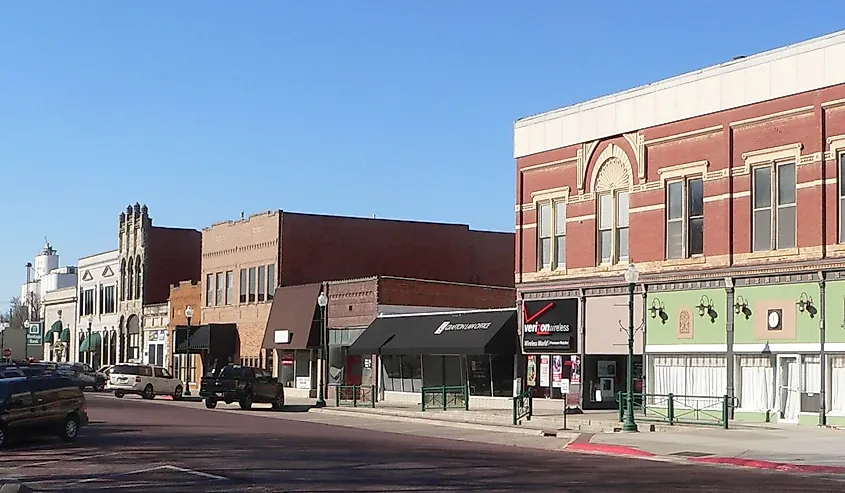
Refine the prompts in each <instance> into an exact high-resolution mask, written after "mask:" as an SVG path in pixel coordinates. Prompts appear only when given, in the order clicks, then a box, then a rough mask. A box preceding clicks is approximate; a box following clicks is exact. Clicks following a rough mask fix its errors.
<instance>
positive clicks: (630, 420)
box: [622, 264, 640, 431]
mask: <svg viewBox="0 0 845 493" xmlns="http://www.w3.org/2000/svg"><path fill="white" fill-rule="evenodd" d="M639 277H640V273H639V272H637V266H636V265H634V264H629V265H628V268H627V269H626V270H625V282H626V283H628V385H627V387H628V390H627V392H626V395H625V401H626V407H627V408H628V409H627V412H626V413H625V423H624V424H623V425H622V431H638V430H637V423H636V422H634V289H635V288H636V285H637V279H639Z"/></svg>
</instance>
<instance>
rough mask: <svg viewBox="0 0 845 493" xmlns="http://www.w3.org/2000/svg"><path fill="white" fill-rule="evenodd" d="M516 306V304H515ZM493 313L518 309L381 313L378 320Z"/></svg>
mask: <svg viewBox="0 0 845 493" xmlns="http://www.w3.org/2000/svg"><path fill="white" fill-rule="evenodd" d="M514 304H516V302H514ZM491 312H514V313H516V307H515V306H514V307H513V308H478V309H472V310H453V311H448V312H417V313H394V314H382V313H379V314H378V316H376V318H377V319H378V318H399V317H427V316H436V315H463V314H466V313H491Z"/></svg>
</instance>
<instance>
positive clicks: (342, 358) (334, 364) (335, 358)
mask: <svg viewBox="0 0 845 493" xmlns="http://www.w3.org/2000/svg"><path fill="white" fill-rule="evenodd" d="M347 349H348V348H346V347H344V346H329V385H343V383H344V375H343V370H344V367H345V366H346V350H347Z"/></svg>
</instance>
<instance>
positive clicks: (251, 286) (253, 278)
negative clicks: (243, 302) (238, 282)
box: [249, 267, 255, 303]
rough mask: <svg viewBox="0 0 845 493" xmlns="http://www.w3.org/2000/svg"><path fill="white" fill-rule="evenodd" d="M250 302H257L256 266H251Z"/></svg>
mask: <svg viewBox="0 0 845 493" xmlns="http://www.w3.org/2000/svg"><path fill="white" fill-rule="evenodd" d="M249 302H250V303H255V267H250V268H249Z"/></svg>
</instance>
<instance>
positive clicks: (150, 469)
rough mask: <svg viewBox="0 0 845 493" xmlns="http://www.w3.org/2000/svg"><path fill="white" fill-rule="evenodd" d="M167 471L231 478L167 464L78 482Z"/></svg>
mask: <svg viewBox="0 0 845 493" xmlns="http://www.w3.org/2000/svg"><path fill="white" fill-rule="evenodd" d="M165 469H166V470H170V471H176V472H181V473H184V474H190V475H192V476H199V477H201V478H206V479H213V480H216V481H229V478H227V477H225V476H218V475H216V474H211V473H207V472H202V471H195V470H193V469H186V468H184V467H178V466H174V465H171V464H165V465H163V466H155V467H148V468H145V469H138V470H135V471H127V472H121V473H117V474H109V475H106V476H102V477H98V478H88V479H81V480H79V481H78V482H79V483H94V482H96V481H107V480H108V479H112V478H119V477H123V476H130V475H132V474H143V473H145V472H153V471H161V470H165Z"/></svg>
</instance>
